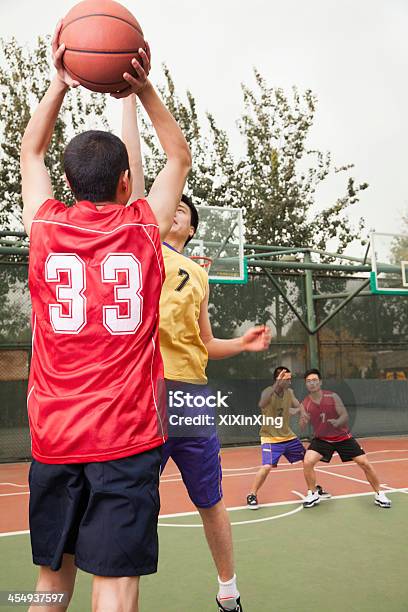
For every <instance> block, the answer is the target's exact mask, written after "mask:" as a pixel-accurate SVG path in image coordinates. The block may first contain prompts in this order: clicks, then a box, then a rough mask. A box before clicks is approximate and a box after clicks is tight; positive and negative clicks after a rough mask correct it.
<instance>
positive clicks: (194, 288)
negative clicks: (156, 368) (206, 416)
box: [159, 243, 208, 384]
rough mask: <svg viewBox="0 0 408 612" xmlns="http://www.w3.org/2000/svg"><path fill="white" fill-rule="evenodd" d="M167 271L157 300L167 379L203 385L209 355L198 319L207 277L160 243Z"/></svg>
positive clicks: (203, 272) (197, 266)
mask: <svg viewBox="0 0 408 612" xmlns="http://www.w3.org/2000/svg"><path fill="white" fill-rule="evenodd" d="M162 251H163V259H164V267H165V270H166V280H165V281H164V284H163V288H162V292H161V297H160V328H159V332H160V350H161V354H162V357H163V363H164V376H165V378H167V379H169V380H180V381H183V382H189V383H195V384H200V383H202V384H204V383H206V382H207V377H206V375H205V369H206V367H207V361H208V353H207V349H206V348H205V346H204V343H203V341H202V340H201V337H200V327H199V325H198V319H199V315H200V307H201V303H202V301H203V300H204V298H205V295H206V292H207V287H208V275H207V272H205V270H203V268H201V267H200V266H199V265H198V264H197V263H195V261H192V260H191V259H189V258H188V257H185V256H184V255H181V253H178V252H177V251H176V250H175V249H173V248H172V247H170V246H169V245H167V244H165V243H164V244H163V246H162Z"/></svg>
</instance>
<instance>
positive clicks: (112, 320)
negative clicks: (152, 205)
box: [45, 253, 143, 335]
mask: <svg viewBox="0 0 408 612" xmlns="http://www.w3.org/2000/svg"><path fill="white" fill-rule="evenodd" d="M61 273H65V274H67V276H68V281H67V284H61ZM119 273H122V274H123V275H124V277H125V282H124V283H122V284H120V283H119ZM45 279H46V281H47V282H48V283H58V284H57V286H56V299H57V302H58V303H57V304H50V305H49V314H50V321H51V325H52V328H53V330H54V332H55V333H57V334H79V332H80V331H81V330H82V329H83V328H84V327H85V325H86V323H87V313H86V296H85V291H86V268H85V263H84V261H83V260H82V259H81V258H80V257H79V256H78V255H76V254H74V253H52V254H51V255H49V256H48V258H47V261H46V262H45ZM101 282H102V283H112V284H113V285H114V286H113V292H114V302H115V303H114V304H109V305H107V306H102V315H103V325H104V326H105V327H106V329H107V330H108V331H109V332H110V333H111V334H113V335H123V334H134V333H135V332H136V330H137V329H138V327H139V326H140V324H141V322H142V306H143V298H142V296H141V295H140V292H141V289H142V286H143V283H142V272H141V265H140V261H139V260H138V259H136V257H135V256H134V255H133V254H132V253H111V254H109V255H107V256H106V257H105V259H104V260H103V262H102V264H101ZM120 304H124V305H125V306H126V308H125V310H126V314H120ZM63 306H65V309H64V308H63ZM64 310H65V313H64Z"/></svg>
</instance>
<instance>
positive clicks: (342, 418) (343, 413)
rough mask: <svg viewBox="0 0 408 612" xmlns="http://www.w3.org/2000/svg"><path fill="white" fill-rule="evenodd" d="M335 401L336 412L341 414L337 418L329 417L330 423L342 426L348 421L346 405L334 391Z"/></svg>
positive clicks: (334, 425)
mask: <svg viewBox="0 0 408 612" xmlns="http://www.w3.org/2000/svg"><path fill="white" fill-rule="evenodd" d="M333 398H334V403H335V406H336V412H337V414H338V415H339V416H338V417H337V419H327V422H328V423H331V424H332V425H333V427H341V426H342V425H345V424H346V423H347V422H348V414H347V410H346V407H345V405H344V404H343V402H342V400H341V398H340V397H339V396H338V395H337V393H333Z"/></svg>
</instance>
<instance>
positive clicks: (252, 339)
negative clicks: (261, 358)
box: [242, 325, 272, 353]
mask: <svg viewBox="0 0 408 612" xmlns="http://www.w3.org/2000/svg"><path fill="white" fill-rule="evenodd" d="M271 339H272V332H271V329H270V328H269V327H267V326H266V325H259V326H257V327H251V328H250V329H248V331H247V332H245V334H244V335H243V336H242V345H243V350H244V351H249V352H252V353H254V352H258V351H266V350H267V348H268V347H269V345H270V343H271Z"/></svg>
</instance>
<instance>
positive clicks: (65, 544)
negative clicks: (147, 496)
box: [29, 461, 89, 612]
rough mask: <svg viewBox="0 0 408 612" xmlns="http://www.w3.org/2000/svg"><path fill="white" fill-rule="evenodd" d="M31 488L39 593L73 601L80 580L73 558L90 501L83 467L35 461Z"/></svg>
mask: <svg viewBox="0 0 408 612" xmlns="http://www.w3.org/2000/svg"><path fill="white" fill-rule="evenodd" d="M29 485H30V502H29V503H30V505H29V516H30V536H31V547H32V555H33V562H34V564H35V565H39V566H40V571H39V576H38V581H37V585H36V589H37V591H53V592H56V593H67V596H68V599H70V598H71V596H72V593H73V590H74V584H75V576H76V567H75V564H74V556H73V555H74V552H75V545H76V537H77V533H78V525H79V523H80V520H81V518H82V512H83V509H84V507H85V506H86V504H87V501H88V497H89V493H88V489H87V486H86V481H85V478H84V470H83V465H81V464H69V465H64V464H56V465H53V464H45V463H41V462H39V461H33V462H32V463H31V467H30V474H29ZM32 608H33V611H32V612H36V611H37V610H38V611H41V610H43V611H44V612H49V611H50V610H53V611H54V612H57V611H58V612H60V610H66V608H67V605H66V604H65V605H63V606H53V607H50V606H45V607H42V606H35V607H32ZM30 610H31V608H30Z"/></svg>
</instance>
